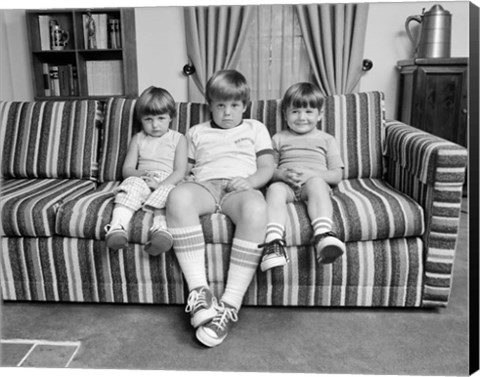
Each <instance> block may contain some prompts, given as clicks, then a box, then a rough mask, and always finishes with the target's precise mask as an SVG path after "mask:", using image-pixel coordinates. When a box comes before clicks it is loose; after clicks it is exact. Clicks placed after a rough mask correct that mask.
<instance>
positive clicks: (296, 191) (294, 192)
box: [283, 182, 332, 201]
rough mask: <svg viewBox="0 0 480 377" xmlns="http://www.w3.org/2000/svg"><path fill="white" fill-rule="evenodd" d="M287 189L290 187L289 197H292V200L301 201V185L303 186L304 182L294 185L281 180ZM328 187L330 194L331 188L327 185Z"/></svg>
mask: <svg viewBox="0 0 480 377" xmlns="http://www.w3.org/2000/svg"><path fill="white" fill-rule="evenodd" d="M283 183H284V184H285V185H286V186H287V187H288V188H289V189H290V195H291V196H290V198H293V201H302V200H304V199H303V196H302V194H303V187H304V186H305V183H304V184H303V185H301V186H295V185H293V184H291V183H288V182H283ZM328 189H329V191H330V195H332V188H331V187H330V186H328Z"/></svg>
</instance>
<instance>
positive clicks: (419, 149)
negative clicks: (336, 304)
mask: <svg viewBox="0 0 480 377" xmlns="http://www.w3.org/2000/svg"><path fill="white" fill-rule="evenodd" d="M385 130H386V132H385V145H384V147H385V148H384V157H385V168H386V172H385V180H386V181H387V182H388V183H389V184H390V185H392V186H393V187H395V188H396V189H398V190H399V191H401V192H403V193H405V194H407V195H408V196H410V197H411V198H413V199H414V200H415V201H417V202H418V203H419V204H420V205H421V206H422V208H423V211H424V218H425V233H424V235H423V242H424V246H425V256H424V257H425V259H424V263H425V275H424V280H425V281H424V292H423V305H424V306H439V305H440V306H446V305H447V302H448V296H449V293H450V286H451V278H452V272H453V260H454V256H455V248H456V243H457V237H458V228H459V220H460V211H461V204H462V191H463V183H464V179H465V171H466V166H467V150H466V149H465V148H464V147H462V146H460V145H457V144H455V143H452V142H450V141H447V140H445V139H442V138H440V137H437V136H434V135H431V134H429V133H427V132H425V131H422V130H419V129H417V128H414V127H412V126H409V125H406V124H404V123H401V122H398V121H387V122H386V128H385Z"/></svg>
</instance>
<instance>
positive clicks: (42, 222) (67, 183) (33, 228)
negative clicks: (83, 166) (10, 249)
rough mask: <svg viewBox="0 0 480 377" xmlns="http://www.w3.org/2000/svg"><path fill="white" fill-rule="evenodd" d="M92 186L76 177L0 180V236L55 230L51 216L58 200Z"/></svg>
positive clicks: (59, 202) (77, 193) (44, 234)
mask: <svg viewBox="0 0 480 377" xmlns="http://www.w3.org/2000/svg"><path fill="white" fill-rule="evenodd" d="M94 188H95V184H94V182H91V181H87V180H80V179H7V180H3V181H2V187H1V191H0V193H1V195H0V214H1V216H2V221H1V224H0V235H1V236H9V237H11V236H24V237H44V236H51V235H53V234H54V233H55V218H56V215H57V210H58V208H59V207H60V205H61V203H62V202H65V201H69V200H71V199H74V198H76V197H79V196H81V195H83V194H85V193H86V192H88V191H92V190H93V189H94Z"/></svg>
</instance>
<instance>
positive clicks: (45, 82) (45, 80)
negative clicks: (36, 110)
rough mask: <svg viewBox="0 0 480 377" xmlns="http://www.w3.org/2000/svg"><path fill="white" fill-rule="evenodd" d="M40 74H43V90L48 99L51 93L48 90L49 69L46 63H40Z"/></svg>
mask: <svg viewBox="0 0 480 377" xmlns="http://www.w3.org/2000/svg"><path fill="white" fill-rule="evenodd" d="M42 73H43V88H44V93H43V94H44V95H45V97H50V96H51V95H52V92H51V90H50V68H49V66H48V63H42Z"/></svg>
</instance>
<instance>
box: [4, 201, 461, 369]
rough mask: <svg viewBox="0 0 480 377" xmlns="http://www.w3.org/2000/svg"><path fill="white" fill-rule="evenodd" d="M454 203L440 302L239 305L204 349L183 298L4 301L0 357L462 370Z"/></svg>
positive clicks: (130, 365)
mask: <svg viewBox="0 0 480 377" xmlns="http://www.w3.org/2000/svg"><path fill="white" fill-rule="evenodd" d="M463 208H464V210H463V211H462V219H461V232H460V239H459V242H458V247H457V254H456V255H457V256H456V260H455V267H454V268H455V270H454V279H453V289H452V294H451V297H450V303H449V306H448V307H447V308H443V309H430V310H411V309H410V310H399V309H393V310H392V309H389V310H386V309H340V308H335V309H332V308H258V307H255V308H254V307H245V308H243V309H242V311H241V312H240V320H239V322H238V323H237V324H236V325H235V327H234V328H233V330H232V331H231V333H230V335H229V337H228V338H227V339H226V340H225V342H224V343H223V344H222V345H220V346H219V347H216V348H213V349H207V348H205V347H203V346H201V345H200V344H199V343H198V342H197V341H196V340H195V337H194V333H193V331H192V329H191V327H190V325H189V323H188V320H189V318H188V316H187V315H186V314H185V313H184V308H183V306H162V305H98V304H94V305H88V304H53V303H52V304H50V303H10V302H7V303H3V308H2V339H3V343H2V349H3V356H2V363H3V365H4V366H15V365H21V366H29V367H32V366H33V367H35V366H37V367H45V366H52V367H53V366H55V367H60V366H68V367H70V368H96V369H104V368H108V369H156V370H177V371H178V370H186V371H205V370H209V371H241V372H293V373H321V374H323V373H329V374H337V373H338V374H369V375H372V374H383V375H392V374H393V375H442V376H445V375H455V376H461V375H468V362H469V326H468V213H467V212H468V209H467V203H466V200H465V203H464V206H463ZM48 360H49V361H48ZM36 363H37V364H36ZM62 363H63V364H62Z"/></svg>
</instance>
